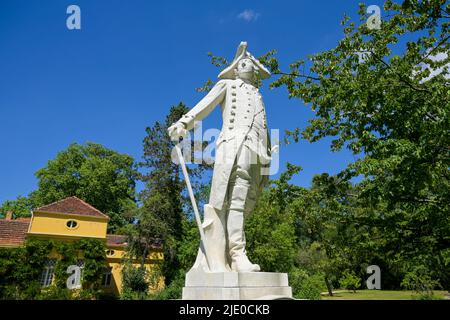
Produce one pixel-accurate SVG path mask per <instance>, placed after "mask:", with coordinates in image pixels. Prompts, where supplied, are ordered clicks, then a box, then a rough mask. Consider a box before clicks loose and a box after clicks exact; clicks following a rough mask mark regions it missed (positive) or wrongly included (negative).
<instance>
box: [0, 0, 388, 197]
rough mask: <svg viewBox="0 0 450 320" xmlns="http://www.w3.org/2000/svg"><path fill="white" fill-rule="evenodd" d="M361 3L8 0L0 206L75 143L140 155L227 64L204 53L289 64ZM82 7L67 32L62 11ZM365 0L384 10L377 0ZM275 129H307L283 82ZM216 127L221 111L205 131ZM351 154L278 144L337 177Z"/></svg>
mask: <svg viewBox="0 0 450 320" xmlns="http://www.w3.org/2000/svg"><path fill="white" fill-rule="evenodd" d="M358 2H360V1H353V0H347V1H335V0H329V1H281V0H279V1H261V0H259V1H159V2H157V1H144V0H140V1H137V0H133V1H118V0H110V1H106V0H105V1H100V0H89V1H84V0H72V1H64V0H54V1H50V0H47V1H38V0H29V1H24V0H1V1H0V150H1V156H0V202H3V201H4V200H7V199H14V198H16V197H17V196H18V195H27V194H28V193H29V192H31V191H33V190H34V189H35V188H36V184H37V180H36V178H35V176H34V173H35V172H36V171H37V170H38V169H40V168H42V167H44V166H45V165H46V163H47V161H48V160H49V159H52V158H54V157H55V155H56V154H57V153H58V152H59V151H61V150H63V149H65V148H67V146H68V145H69V144H71V143H73V142H78V143H84V142H87V141H93V142H97V143H101V144H104V145H105V146H107V147H109V148H111V149H114V150H116V151H119V152H122V153H127V154H130V155H132V156H133V157H134V158H135V159H137V160H139V159H140V158H141V156H142V140H143V138H144V136H145V128H146V127H147V126H149V125H152V124H153V123H154V121H156V120H161V119H163V118H164V117H165V115H166V114H167V112H168V110H169V108H170V106H171V105H174V104H177V103H178V102H180V101H183V102H185V103H186V104H187V105H188V106H190V107H192V106H194V105H195V104H196V103H197V102H198V101H199V100H200V99H201V98H202V96H203V94H202V93H197V92H196V91H195V88H196V87H199V86H201V85H202V84H203V83H204V82H205V81H206V80H207V79H208V78H212V79H216V76H217V74H218V72H219V70H218V69H217V68H216V67H214V66H213V65H211V64H210V61H209V58H208V57H207V52H209V51H211V52H213V53H214V54H216V55H221V56H225V57H227V58H229V59H231V58H232V57H233V56H234V53H235V50H236V48H237V45H238V44H239V42H240V41H247V42H248V44H249V51H250V52H252V53H253V54H254V55H255V56H259V55H261V54H263V53H265V52H267V51H268V50H270V49H276V50H277V51H278V57H279V59H280V62H281V64H282V66H284V67H286V66H287V65H288V64H289V63H291V62H294V61H295V60H297V59H301V58H305V57H306V56H307V55H308V54H313V53H316V52H319V51H324V50H327V49H329V48H332V47H333V46H335V45H336V43H337V41H338V40H339V39H340V38H341V37H342V35H343V33H342V29H341V26H340V25H339V22H340V20H341V19H342V17H343V15H344V13H346V14H348V15H350V16H351V17H353V18H355V19H357V10H358ZM71 4H76V5H78V6H79V7H80V8H81V30H68V29H67V27H66V19H67V17H68V15H67V14H66V8H67V7H68V6H69V5H71ZM368 4H378V5H381V4H382V2H381V1H372V0H371V1H370V3H368ZM262 93H263V96H264V101H265V104H266V108H267V114H268V123H269V126H270V127H271V128H275V129H280V131H284V129H294V128H295V127H300V128H304V127H305V126H306V124H307V120H308V119H309V118H311V117H312V116H313V114H312V112H311V111H310V110H309V109H308V108H307V107H305V106H304V105H303V104H302V103H301V102H300V101H299V100H288V98H287V94H286V90H285V89H283V88H282V89H276V90H269V89H268V83H267V82H266V83H265V84H264V86H263V88H262ZM208 127H219V128H220V114H219V112H217V111H216V112H214V113H213V114H212V115H211V117H210V118H209V119H208V120H206V121H205V122H204V123H203V128H204V129H205V128H208ZM353 160H354V157H353V156H352V155H351V154H350V153H349V152H347V151H343V152H340V153H331V152H330V151H329V141H326V140H325V141H322V142H318V143H314V144H310V143H308V142H306V141H303V142H301V143H298V144H291V145H289V146H282V147H281V150H280V163H281V167H282V168H284V167H285V163H286V162H291V163H294V164H298V165H301V166H302V167H303V168H304V171H303V172H302V173H300V174H299V175H298V176H297V177H295V179H294V182H295V183H297V184H299V185H303V186H309V185H310V181H311V178H312V176H313V175H314V174H317V173H322V172H330V173H335V172H337V171H339V170H340V169H342V168H344V167H345V166H346V165H347V163H349V162H351V161H353Z"/></svg>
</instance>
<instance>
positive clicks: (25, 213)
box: [0, 196, 33, 218]
mask: <svg viewBox="0 0 450 320" xmlns="http://www.w3.org/2000/svg"><path fill="white" fill-rule="evenodd" d="M32 209H33V203H32V201H31V200H30V199H29V198H27V197H23V196H18V197H17V199H15V200H7V201H5V202H3V203H2V204H1V206H0V217H3V218H4V217H5V216H6V213H7V212H8V211H12V212H13V213H14V218H18V217H29V216H31V210H32Z"/></svg>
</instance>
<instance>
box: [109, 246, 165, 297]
mask: <svg viewBox="0 0 450 320" xmlns="http://www.w3.org/2000/svg"><path fill="white" fill-rule="evenodd" d="M108 249H109V250H114V254H113V255H108V256H107V261H108V265H109V266H110V267H111V273H112V279H111V285H110V287H109V288H104V289H105V291H107V292H111V293H115V294H120V293H121V292H122V264H121V260H122V258H123V257H124V255H125V251H124V248H118V247H109V248H108ZM163 258H164V255H163V252H162V250H155V251H152V252H151V253H150V255H149V258H148V259H147V261H146V264H145V268H146V269H147V270H148V271H152V269H153V268H154V265H155V263H157V262H161V260H162V259H163ZM133 266H134V267H139V266H140V263H139V262H138V261H135V262H134V263H133ZM163 286H164V279H163V278H161V279H160V280H159V283H158V285H157V287H156V288H150V291H152V290H155V289H159V288H162V287H163Z"/></svg>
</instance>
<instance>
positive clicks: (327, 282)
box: [325, 276, 333, 297]
mask: <svg viewBox="0 0 450 320" xmlns="http://www.w3.org/2000/svg"><path fill="white" fill-rule="evenodd" d="M325 284H326V285H327V289H328V295H329V296H330V297H332V296H333V286H332V285H331V282H330V280H329V279H328V277H327V276H325Z"/></svg>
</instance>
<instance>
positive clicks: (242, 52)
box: [218, 41, 270, 79]
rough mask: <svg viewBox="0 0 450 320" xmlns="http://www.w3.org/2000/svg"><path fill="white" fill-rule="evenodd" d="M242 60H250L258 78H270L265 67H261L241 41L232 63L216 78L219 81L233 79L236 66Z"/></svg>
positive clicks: (245, 43)
mask: <svg viewBox="0 0 450 320" xmlns="http://www.w3.org/2000/svg"><path fill="white" fill-rule="evenodd" d="M242 59H250V60H252V62H253V63H254V64H255V66H256V68H257V71H258V75H259V78H261V79H267V78H269V77H270V72H269V70H267V69H266V67H264V66H263V64H262V63H261V62H259V60H258V59H256V58H255V57H254V56H252V54H251V53H250V52H248V51H247V42H244V41H242V42H241V44H240V45H239V47H238V49H237V51H236V55H235V57H234V60H233V62H231V64H230V65H229V66H228V67H226V68H225V69H224V70H223V71H222V72H221V73H220V74H219V76H218V78H219V79H235V78H236V75H235V73H234V70H235V69H236V67H237V64H238V62H239V61H241V60H242Z"/></svg>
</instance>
